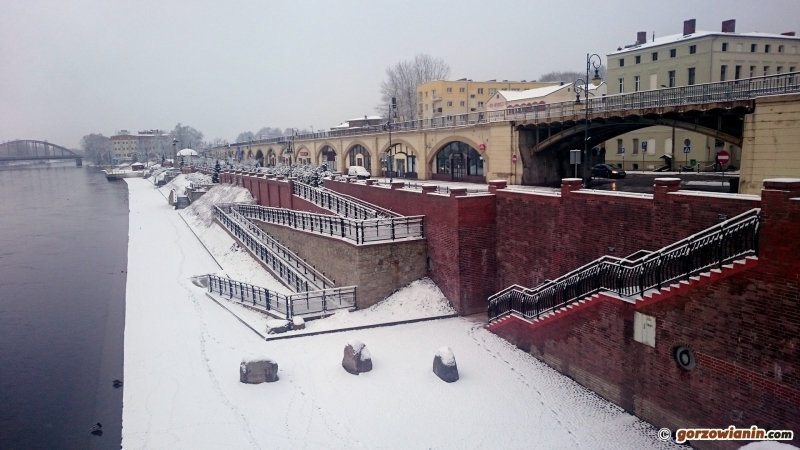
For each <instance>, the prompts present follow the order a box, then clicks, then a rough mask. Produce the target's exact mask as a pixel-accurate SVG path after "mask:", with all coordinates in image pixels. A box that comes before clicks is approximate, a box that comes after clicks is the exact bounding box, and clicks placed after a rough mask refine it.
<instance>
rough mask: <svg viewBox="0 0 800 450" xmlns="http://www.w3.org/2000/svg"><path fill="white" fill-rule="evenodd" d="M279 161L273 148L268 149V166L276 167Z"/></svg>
mask: <svg viewBox="0 0 800 450" xmlns="http://www.w3.org/2000/svg"><path fill="white" fill-rule="evenodd" d="M276 163H277V158H276V157H275V152H274V151H273V150H272V149H269V150H268V151H267V167H275V164H276Z"/></svg>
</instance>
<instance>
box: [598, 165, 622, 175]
mask: <svg viewBox="0 0 800 450" xmlns="http://www.w3.org/2000/svg"><path fill="white" fill-rule="evenodd" d="M592 176H593V177H600V178H625V171H624V170H622V168H621V167H617V166H615V165H613V164H598V165H596V166H594V167H592Z"/></svg>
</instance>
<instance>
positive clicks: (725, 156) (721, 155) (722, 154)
mask: <svg viewBox="0 0 800 450" xmlns="http://www.w3.org/2000/svg"><path fill="white" fill-rule="evenodd" d="M730 160H731V154H730V153H728V152H726V151H725V150H720V151H719V152H717V161H719V163H720V164H728V161H730Z"/></svg>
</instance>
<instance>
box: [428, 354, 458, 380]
mask: <svg viewBox="0 0 800 450" xmlns="http://www.w3.org/2000/svg"><path fill="white" fill-rule="evenodd" d="M433 373H435V374H436V376H437V377H439V378H441V379H442V381H446V382H448V383H452V382H454V381H458V366H457V365H456V357H455V356H454V355H453V351H452V350H450V347H442V348H440V349H439V350H438V351H437V352H436V356H434V357H433Z"/></svg>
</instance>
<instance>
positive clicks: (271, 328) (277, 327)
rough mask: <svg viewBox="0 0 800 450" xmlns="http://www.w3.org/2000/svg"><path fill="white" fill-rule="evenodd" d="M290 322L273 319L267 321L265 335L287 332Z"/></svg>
mask: <svg viewBox="0 0 800 450" xmlns="http://www.w3.org/2000/svg"><path fill="white" fill-rule="evenodd" d="M290 324H291V322H289V321H288V320H283V319H273V320H268V321H267V334H278V333H286V332H287V331H289V329H290V328H291V327H290Z"/></svg>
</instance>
